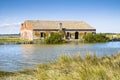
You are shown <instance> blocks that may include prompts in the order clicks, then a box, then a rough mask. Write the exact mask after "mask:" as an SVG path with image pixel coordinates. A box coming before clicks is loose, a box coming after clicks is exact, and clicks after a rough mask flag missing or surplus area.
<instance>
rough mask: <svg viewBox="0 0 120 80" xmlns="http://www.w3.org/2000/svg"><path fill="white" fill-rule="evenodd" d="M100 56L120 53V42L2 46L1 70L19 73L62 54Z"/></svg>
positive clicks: (0, 47)
mask: <svg viewBox="0 0 120 80" xmlns="http://www.w3.org/2000/svg"><path fill="white" fill-rule="evenodd" d="M88 52H89V53H90V54H94V53H96V54H97V55H98V56H100V57H101V56H104V55H107V56H110V55H112V54H117V53H118V52H120V42H108V43H97V44H78V43H71V44H62V45H43V44H28V45H0V70H2V71H18V70H23V69H28V68H34V67H35V66H36V65H37V64H38V63H43V62H48V61H54V60H56V59H58V57H59V56H60V55H62V54H66V55H73V54H78V53H79V54H81V55H82V56H84V55H85V54H86V53H88Z"/></svg>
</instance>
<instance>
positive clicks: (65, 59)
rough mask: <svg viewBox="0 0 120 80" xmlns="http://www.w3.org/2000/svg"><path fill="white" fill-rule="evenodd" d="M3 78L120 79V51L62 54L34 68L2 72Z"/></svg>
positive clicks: (1, 76)
mask: <svg viewBox="0 0 120 80" xmlns="http://www.w3.org/2000/svg"><path fill="white" fill-rule="evenodd" d="M0 79H1V80H120V53H118V54H116V55H112V56H103V57H97V56H96V55H95V54H94V55H90V54H86V56H85V58H82V57H81V56H80V54H78V55H73V56H66V55H62V56H61V57H60V58H59V59H58V60H57V61H56V62H54V63H48V64H39V65H38V66H37V67H36V68H35V69H33V70H24V71H18V72H0Z"/></svg>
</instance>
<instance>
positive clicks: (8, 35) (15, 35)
mask: <svg viewBox="0 0 120 80" xmlns="http://www.w3.org/2000/svg"><path fill="white" fill-rule="evenodd" d="M0 37H11V38H12V37H20V34H0Z"/></svg>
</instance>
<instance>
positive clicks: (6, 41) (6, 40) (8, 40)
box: [0, 38, 33, 44]
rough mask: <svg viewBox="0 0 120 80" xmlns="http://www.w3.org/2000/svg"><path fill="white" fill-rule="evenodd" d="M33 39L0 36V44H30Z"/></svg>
mask: <svg viewBox="0 0 120 80" xmlns="http://www.w3.org/2000/svg"><path fill="white" fill-rule="evenodd" d="M32 42H33V41H28V40H21V39H20V38H0V44H30V43H32Z"/></svg>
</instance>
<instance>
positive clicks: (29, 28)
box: [20, 20, 96, 40]
mask: <svg viewBox="0 0 120 80" xmlns="http://www.w3.org/2000/svg"><path fill="white" fill-rule="evenodd" d="M59 31H62V33H63V38H64V39H81V38H82V36H83V35H85V34H86V33H96V29H94V28H93V27H91V26H90V25H88V24H87V23H85V22H75V21H74V22H73V21H38V20H37V21H25V22H24V23H23V24H22V25H21V29H20V34H21V39H23V40H36V39H45V38H47V37H49V36H50V35H51V34H52V33H54V32H59Z"/></svg>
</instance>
